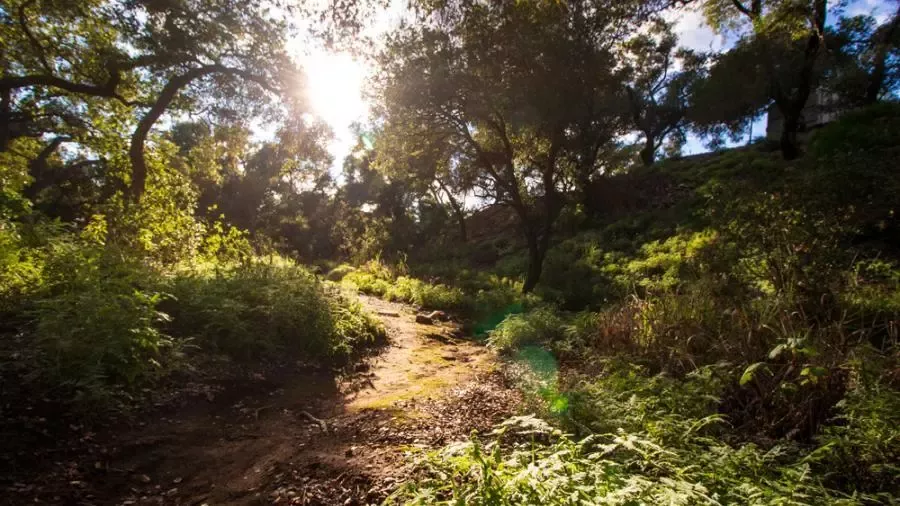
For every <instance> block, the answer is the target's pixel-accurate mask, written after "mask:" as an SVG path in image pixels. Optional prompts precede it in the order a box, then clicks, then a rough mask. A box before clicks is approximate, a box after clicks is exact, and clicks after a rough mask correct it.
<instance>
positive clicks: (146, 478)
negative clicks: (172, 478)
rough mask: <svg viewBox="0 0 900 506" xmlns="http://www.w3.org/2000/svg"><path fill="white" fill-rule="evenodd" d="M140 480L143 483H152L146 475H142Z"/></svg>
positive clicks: (139, 477)
mask: <svg viewBox="0 0 900 506" xmlns="http://www.w3.org/2000/svg"><path fill="white" fill-rule="evenodd" d="M138 480H140V482H141V483H150V481H151V480H150V477H149V476H147V475H146V474H142V475H140V476H138Z"/></svg>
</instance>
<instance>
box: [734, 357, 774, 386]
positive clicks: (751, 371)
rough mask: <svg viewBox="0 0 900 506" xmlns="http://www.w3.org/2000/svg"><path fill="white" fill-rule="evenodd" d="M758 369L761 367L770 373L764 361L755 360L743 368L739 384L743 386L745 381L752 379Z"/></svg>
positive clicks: (748, 381)
mask: <svg viewBox="0 0 900 506" xmlns="http://www.w3.org/2000/svg"><path fill="white" fill-rule="evenodd" d="M759 369H763V370H764V371H766V372H769V374H771V371H769V370H768V368H767V365H766V363H765V362H756V363H755V364H750V365H749V366H747V368H746V369H744V374H742V375H741V379H740V381H739V382H738V383H739V384H740V385H741V386H744V385H746V384H747V383H750V382H751V381H753V377H754V375H755V374H756V371H757V370H759Z"/></svg>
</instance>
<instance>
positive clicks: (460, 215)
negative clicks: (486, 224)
mask: <svg viewBox="0 0 900 506" xmlns="http://www.w3.org/2000/svg"><path fill="white" fill-rule="evenodd" d="M441 188H443V189H444V193H446V194H447V201H448V202H450V208H451V209H453V216H454V217H455V218H456V223H457V225H459V239H460V240H461V241H462V242H468V241H469V233H468V231H466V213H464V212H463V208H462V206H461V205H460V203H459V201H457V200H456V197H454V196H453V194H452V193H450V190H448V189H447V188H446V187H445V186H443V185H441Z"/></svg>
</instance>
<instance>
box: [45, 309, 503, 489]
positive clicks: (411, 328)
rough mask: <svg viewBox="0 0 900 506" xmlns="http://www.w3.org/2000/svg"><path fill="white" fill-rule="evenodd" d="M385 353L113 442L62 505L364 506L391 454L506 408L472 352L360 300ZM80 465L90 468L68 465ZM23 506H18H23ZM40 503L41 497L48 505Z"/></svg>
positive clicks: (474, 425) (385, 480)
mask: <svg viewBox="0 0 900 506" xmlns="http://www.w3.org/2000/svg"><path fill="white" fill-rule="evenodd" d="M362 302H363V304H364V305H365V306H366V307H367V308H368V310H369V311H371V312H372V313H374V314H377V315H379V317H380V318H381V320H382V321H383V322H384V324H385V326H386V328H387V330H388V334H389V338H390V342H391V344H390V345H389V346H388V347H387V348H386V349H385V350H384V351H383V352H382V353H381V354H379V355H378V356H376V357H373V358H371V359H369V360H368V361H367V362H365V363H363V364H360V365H359V366H357V368H356V371H355V372H354V373H353V374H351V375H348V376H345V377H339V378H334V377H333V376H331V375H329V374H325V373H320V374H310V373H308V372H307V373H302V374H301V373H297V374H292V375H288V376H287V377H284V378H278V379H273V378H266V377H264V376H262V375H255V377H254V378H253V379H252V380H251V381H248V382H246V383H248V385H241V386H240V387H237V386H236V387H234V388H229V389H224V390H222V391H221V392H220V391H218V390H216V389H213V390H209V391H207V392H206V394H205V395H204V396H200V397H199V398H196V399H195V400H194V401H193V402H191V403H189V404H188V405H185V406H183V407H181V408H179V409H177V410H175V411H174V412H173V413H171V414H170V415H168V416H163V415H160V416H159V417H158V419H153V420H152V421H150V420H148V421H147V422H146V423H144V424H141V425H138V426H137V427H134V428H133V429H130V430H128V431H125V432H124V433H121V434H117V435H116V436H115V437H113V438H111V440H110V441H109V442H107V443H105V444H103V445H100V446H98V448H97V449H96V450H95V451H94V452H93V453H96V455H92V457H91V460H95V462H94V464H93V469H87V470H85V469H76V470H75V471H76V472H75V473H74V474H73V476H72V477H73V478H74V479H72V480H71V487H72V492H71V496H69V497H66V496H57V497H56V499H59V500H60V502H61V503H68V504H197V505H200V504H209V505H214V504H240V505H243V504H377V503H378V502H380V501H381V500H382V499H383V498H384V497H385V495H386V494H388V493H389V492H390V491H391V490H392V488H394V486H395V485H396V483H398V482H399V481H401V480H402V479H403V478H404V477H405V476H406V475H407V473H408V471H409V469H408V466H407V462H408V459H407V458H405V452H406V451H408V450H410V449H412V448H415V447H420V448H430V447H437V446H440V445H443V444H445V443H447V442H449V441H450V440H453V439H459V438H464V437H466V436H467V435H468V434H469V433H471V431H472V430H483V429H487V428H489V427H490V426H491V425H492V424H493V423H495V422H497V421H499V420H501V419H503V418H504V417H506V416H508V415H509V414H511V413H512V412H513V411H514V410H515V407H516V405H517V404H518V402H519V398H518V397H517V395H516V394H515V393H514V391H513V390H511V389H509V388H507V387H506V386H505V385H504V384H503V381H502V379H501V375H500V374H499V373H498V372H497V371H496V370H495V368H496V361H495V358H494V356H493V355H492V354H491V353H490V352H489V351H488V350H486V349H485V348H484V347H482V346H479V345H476V344H473V343H471V342H469V341H466V340H463V339H458V338H456V337H453V335H454V333H455V332H456V329H455V327H453V326H452V325H450V324H444V325H442V326H425V325H419V324H416V323H415V314H414V312H413V311H412V309H411V308H410V307H408V306H405V305H401V304H395V303H390V302H385V301H381V300H378V299H374V298H368V297H363V298H362ZM80 466H81V467H90V464H89V463H88V464H85V463H82V464H80ZM29 502H31V501H30V500H29ZM49 502H51V503H52V502H53V501H49Z"/></svg>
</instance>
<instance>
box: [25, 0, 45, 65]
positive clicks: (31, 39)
mask: <svg viewBox="0 0 900 506" xmlns="http://www.w3.org/2000/svg"><path fill="white" fill-rule="evenodd" d="M35 1H36V0H29V1H27V2H24V3H22V5H20V6H19V27H21V28H22V31H23V32H24V33H25V37H27V38H28V41H29V42H30V43H31V45H32V46H33V47H34V49H35V50H36V51H37V57H38V60H39V61H40V62H41V66H42V67H44V70H46V71H47V72H52V71H53V70H52V69H51V68H50V64H49V63H47V57H46V55H45V54H44V51H45V50H44V46H42V45H41V43H40V42H39V41H38V40H37V37H35V36H34V34H33V33H31V29H30V28H28V23H27V22H26V21H25V9H27V8H28V7H30V6H31V5H32V4H33V3H34V2H35Z"/></svg>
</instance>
